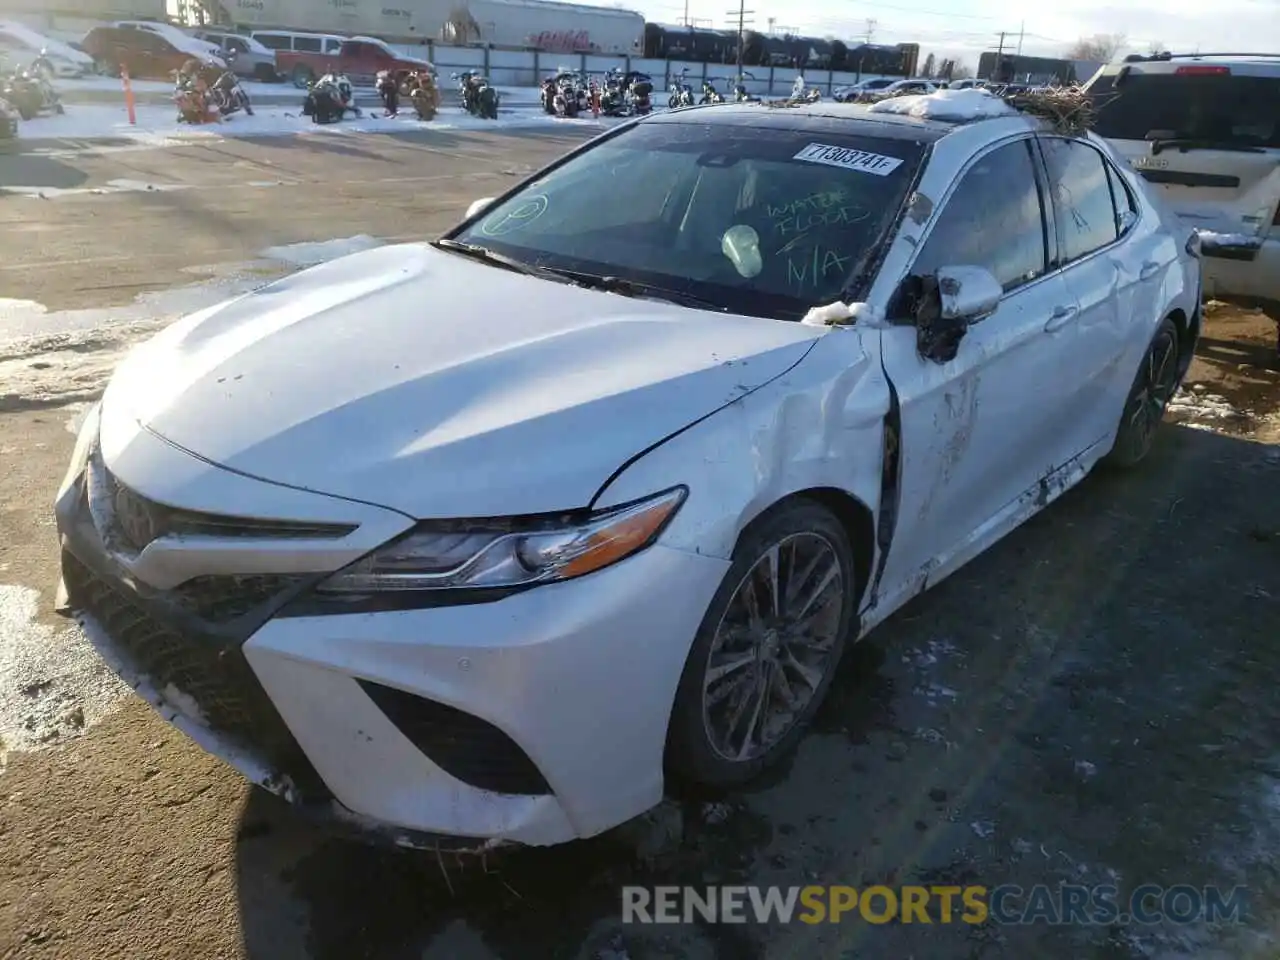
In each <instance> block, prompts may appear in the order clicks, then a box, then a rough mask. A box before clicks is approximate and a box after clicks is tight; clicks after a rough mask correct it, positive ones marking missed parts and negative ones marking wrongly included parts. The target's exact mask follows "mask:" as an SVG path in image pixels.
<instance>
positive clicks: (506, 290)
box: [103, 244, 822, 518]
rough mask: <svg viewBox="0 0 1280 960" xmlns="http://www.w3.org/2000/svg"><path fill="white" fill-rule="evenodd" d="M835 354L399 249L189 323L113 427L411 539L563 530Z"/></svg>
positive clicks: (724, 323) (142, 361)
mask: <svg viewBox="0 0 1280 960" xmlns="http://www.w3.org/2000/svg"><path fill="white" fill-rule="evenodd" d="M821 334H822V330H821V329H819V328H815V327H808V326H804V325H801V324H798V323H786V322H782V321H777V320H769V319H763V318H753V317H740V316H732V315H726V314H718V313H711V312H706V311H699V310H690V309H686V308H682V307H677V306H673V305H672V304H669V303H663V302H659V301H652V300H637V299H632V298H627V297H622V296H619V295H616V294H609V293H601V292H599V291H592V290H586V289H583V288H580V287H574V286H569V285H566V284H560V283H555V282H552V281H548V280H541V279H538V278H536V277H530V276H526V275H524V274H519V273H514V272H511V271H508V270H504V269H501V268H497V267H493V266H490V265H487V264H484V263H478V262H475V261H472V260H468V259H465V258H463V257H461V256H457V255H454V254H449V253H444V252H441V251H438V250H436V249H434V248H432V247H430V246H427V245H426V244H402V245H395V246H388V247H381V248H378V249H375V250H371V251H367V252H364V253H357V254H353V255H351V256H347V257H343V258H341V259H338V260H333V261H330V262H329V263H326V264H323V265H321V266H319V267H313V268H312V269H310V270H305V271H303V272H301V273H297V274H294V275H293V276H291V277H288V278H286V279H284V280H281V281H277V282H275V283H272V284H269V285H267V286H265V287H262V288H260V289H259V290H257V291H255V292H254V293H250V294H248V295H246V296H243V297H239V298H237V299H234V300H231V301H228V302H226V303H224V304H220V305H218V306H216V307H212V308H210V309H208V310H204V311H201V312H200V313H197V314H194V315H192V316H189V317H187V318H185V319H183V320H180V321H178V322H177V323H175V324H173V325H172V326H170V327H169V328H168V329H166V330H164V331H163V332H161V333H160V334H159V335H157V336H156V337H155V338H153V339H152V340H151V341H149V342H147V343H146V344H143V345H142V346H140V347H138V348H137V349H136V350H135V351H134V352H133V353H132V354H130V356H129V357H127V358H126V360H125V361H124V363H123V364H122V365H121V366H120V368H119V370H118V371H117V372H116V374H115V376H114V377H113V378H112V381H111V383H110V385H109V387H108V389H107V392H106V394H105V395H104V397H103V416H104V418H112V419H115V418H128V419H130V420H133V421H136V423H137V424H138V425H140V426H142V427H144V428H145V429H147V430H148V431H150V432H152V433H154V434H156V435H158V436H161V437H163V438H165V439H166V440H168V441H169V442H171V443H172V444H174V445H176V446H178V447H180V448H182V449H185V450H187V451H189V452H191V453H193V454H195V455H197V456H199V457H201V458H203V459H206V460H208V461H211V462H213V463H216V464H219V465H221V466H224V467H227V468H230V469H233V470H236V471H239V472H241V473H244V474H247V475H250V476H254V477H258V478H261V479H265V480H270V481H273V482H277V483H282V484H288V485H290V486H294V487H299V488H302V489H306V490H312V491H315V492H318V493H325V494H331V495H336V496H341V497H346V498H350V499H354V500H361V501H364V502H367V503H373V504H378V505H381V506H386V507H391V508H393V509H396V510H400V511H402V512H404V513H407V514H409V515H411V516H414V517H419V518H431V517H482V516H501V515H514V514H531V513H542V512H555V511H561V510H569V509H575V508H580V507H584V506H586V505H588V504H589V503H590V501H591V500H592V498H593V497H594V496H595V494H596V492H597V491H598V490H599V489H600V487H601V486H602V485H603V484H604V482H605V481H606V480H607V479H608V478H609V477H610V475H611V474H612V473H613V472H614V471H615V470H617V469H618V468H619V467H620V466H622V465H623V464H624V463H625V461H627V460H628V459H629V458H631V457H633V456H634V455H636V454H638V453H640V452H642V451H644V450H646V449H648V448H650V447H651V446H653V445H655V444H657V443H659V442H661V441H662V440H664V439H666V438H667V437H668V436H670V435H671V434H672V433H674V432H676V431H679V430H681V429H682V428H684V427H686V426H688V425H689V424H690V423H692V422H694V421H696V420H698V419H700V418H702V417H705V416H708V415H709V414H711V413H713V412H715V411H716V410H718V409H720V408H721V407H723V406H725V405H727V404H729V403H732V402H733V401H735V400H737V399H739V398H740V397H742V396H745V395H746V394H747V393H749V392H751V391H752V390H755V389H756V388H758V387H760V386H763V385H764V384H765V383H768V382H769V381H770V380H773V379H774V378H776V377H778V376H780V375H781V374H783V373H784V372H786V371H787V370H788V369H789V368H790V367H792V366H793V365H794V364H796V363H797V362H798V361H799V360H800V359H801V358H802V357H803V356H804V354H805V353H806V352H807V351H808V349H809V348H810V347H811V346H812V344H813V342H814V340H815V338H817V337H818V336H821ZM105 422H106V421H105V420H104V424H105ZM135 429H136V428H135ZM108 465H109V464H108ZM680 479H681V478H679V477H672V478H671V481H672V483H673V484H674V483H678V482H679V481H680ZM143 492H145V491H143Z"/></svg>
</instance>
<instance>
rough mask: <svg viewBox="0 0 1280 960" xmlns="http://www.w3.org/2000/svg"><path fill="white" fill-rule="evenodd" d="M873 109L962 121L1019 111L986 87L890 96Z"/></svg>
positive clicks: (919, 117) (1009, 114) (917, 117)
mask: <svg viewBox="0 0 1280 960" xmlns="http://www.w3.org/2000/svg"><path fill="white" fill-rule="evenodd" d="M870 109H871V112H872V113H895V114H898V115H901V116H908V117H915V118H916V119H918V120H945V121H949V122H955V123H960V122H963V121H966V120H985V119H986V118H988V117H1008V116H1016V115H1017V113H1018V111H1017V110H1015V109H1014V108H1013V107H1011V106H1009V104H1007V103H1005V102H1004V101H1003V100H1001V99H1000V98H999V97H997V96H995V95H994V94H992V93H988V92H987V91H986V90H976V89H970V90H939V91H938V92H937V93H925V94H917V95H914V96H906V97H890V98H889V99H887V100H881V101H879V102H877V103H873V104H872V105H871V108H870Z"/></svg>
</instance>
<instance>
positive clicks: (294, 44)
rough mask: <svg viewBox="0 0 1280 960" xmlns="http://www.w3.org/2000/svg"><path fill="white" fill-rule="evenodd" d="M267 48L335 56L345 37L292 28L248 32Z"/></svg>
mask: <svg viewBox="0 0 1280 960" xmlns="http://www.w3.org/2000/svg"><path fill="white" fill-rule="evenodd" d="M249 36H250V37H252V38H253V39H254V40H257V41H258V42H259V43H260V44H262V45H263V46H264V47H266V48H267V49H269V50H291V51H293V52H295V53H322V54H325V55H326V56H337V55H338V51H340V50H341V49H342V42H343V41H344V40H346V39H347V38H346V37H340V36H338V35H337V34H335V33H298V32H296V31H293V30H254V31H253V32H252V33H250V34H249Z"/></svg>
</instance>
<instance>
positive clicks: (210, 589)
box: [171, 574, 308, 623]
mask: <svg viewBox="0 0 1280 960" xmlns="http://www.w3.org/2000/svg"><path fill="white" fill-rule="evenodd" d="M307 579H308V578H307V577H303V576H289V575H287V574H238V575H231V574H228V575H225V576H204V577H193V578H192V579H190V580H188V581H186V582H185V583H182V584H180V585H178V586H177V587H175V588H174V589H173V590H172V591H171V592H172V595H173V598H174V601H175V602H176V603H178V604H179V605H181V606H182V607H184V608H185V609H187V610H189V611H190V612H191V613H193V614H195V615H196V616H198V617H200V618H202V619H204V620H208V621H209V622H211V623H228V622H230V621H232V620H235V619H237V618H239V617H243V616H246V615H247V614H250V613H253V612H254V611H255V610H259V609H261V608H262V606H263V605H264V604H267V603H270V602H271V601H272V600H274V599H276V598H277V597H282V596H284V595H285V594H286V593H287V592H291V591H293V590H294V588H296V587H298V586H300V585H301V584H302V583H304V582H305V581H306V580H307Z"/></svg>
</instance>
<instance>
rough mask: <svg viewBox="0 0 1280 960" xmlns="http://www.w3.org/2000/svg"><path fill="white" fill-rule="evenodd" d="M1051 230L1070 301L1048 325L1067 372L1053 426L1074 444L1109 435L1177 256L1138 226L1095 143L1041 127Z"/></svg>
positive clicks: (1080, 446)
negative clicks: (1060, 413) (1061, 415)
mask: <svg viewBox="0 0 1280 960" xmlns="http://www.w3.org/2000/svg"><path fill="white" fill-rule="evenodd" d="M1039 142H1040V146H1041V151H1042V153H1043V156H1044V160H1045V164H1046V167H1047V169H1048V173H1049V176H1048V183H1049V184H1050V190H1049V192H1050V195H1051V196H1052V198H1053V209H1054V218H1053V219H1054V223H1055V224H1056V227H1057V235H1058V255H1057V261H1056V264H1055V265H1056V266H1058V267H1060V268H1061V269H1062V271H1063V277H1064V278H1065V280H1066V282H1067V287H1068V289H1070V291H1071V293H1072V294H1073V295H1074V297H1075V300H1076V309H1075V310H1074V312H1071V313H1069V314H1067V315H1065V316H1063V317H1061V318H1059V319H1058V320H1056V321H1050V323H1049V324H1047V329H1048V333H1049V335H1050V336H1051V337H1052V338H1053V339H1054V341H1055V342H1056V344H1057V349H1058V350H1059V351H1060V352H1061V355H1062V356H1064V357H1071V358H1072V363H1073V366H1074V374H1073V376H1072V377H1071V378H1070V380H1069V382H1067V384H1066V385H1065V389H1066V393H1065V397H1064V398H1063V399H1064V407H1063V409H1064V411H1066V412H1068V413H1069V414H1070V415H1069V417H1067V418H1065V419H1062V420H1059V421H1058V422H1057V423H1056V425H1055V429H1057V430H1059V431H1061V432H1062V434H1063V439H1064V440H1067V441H1068V444H1069V446H1070V447H1071V448H1072V449H1073V450H1076V451H1083V450H1085V449H1087V448H1088V447H1090V446H1092V445H1093V444H1095V443H1097V442H1098V441H1100V440H1102V439H1104V438H1105V437H1106V436H1107V435H1109V434H1110V433H1111V432H1112V431H1113V430H1114V429H1115V426H1116V418H1117V417H1118V416H1119V411H1120V410H1121V409H1122V408H1123V405H1124V401H1125V398H1126V397H1127V396H1128V393H1129V387H1130V385H1131V383H1132V381H1133V374H1134V371H1135V370H1136V369H1137V362H1138V361H1137V357H1136V356H1135V350H1136V349H1137V348H1139V347H1145V345H1146V341H1147V338H1148V337H1149V336H1150V335H1151V331H1152V329H1153V324H1152V318H1151V316H1150V314H1151V311H1152V309H1153V307H1152V305H1153V304H1156V303H1159V302H1160V298H1159V291H1160V288H1161V286H1162V284H1163V282H1164V278H1165V274H1166V273H1167V272H1168V270H1169V269H1170V267H1171V266H1173V265H1174V263H1175V262H1176V258H1175V256H1174V249H1173V248H1171V245H1170V244H1169V243H1168V238H1167V236H1166V235H1165V234H1164V233H1163V232H1160V231H1152V230H1151V229H1150V225H1149V224H1143V225H1141V226H1142V229H1137V228H1138V227H1139V224H1138V222H1137V212H1136V209H1135V205H1134V203H1133V200H1132V198H1131V197H1130V196H1129V194H1128V191H1127V188H1126V187H1125V186H1124V184H1123V183H1122V182H1119V177H1118V176H1115V175H1113V174H1112V172H1111V171H1110V166H1111V165H1110V162H1109V161H1108V160H1107V159H1106V158H1105V157H1104V156H1103V153H1102V151H1100V150H1099V149H1097V148H1096V147H1095V146H1093V144H1091V143H1088V142H1087V141H1085V140H1080V139H1075V138H1070V137H1061V136H1048V135H1042V136H1041V137H1040V138H1039Z"/></svg>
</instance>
